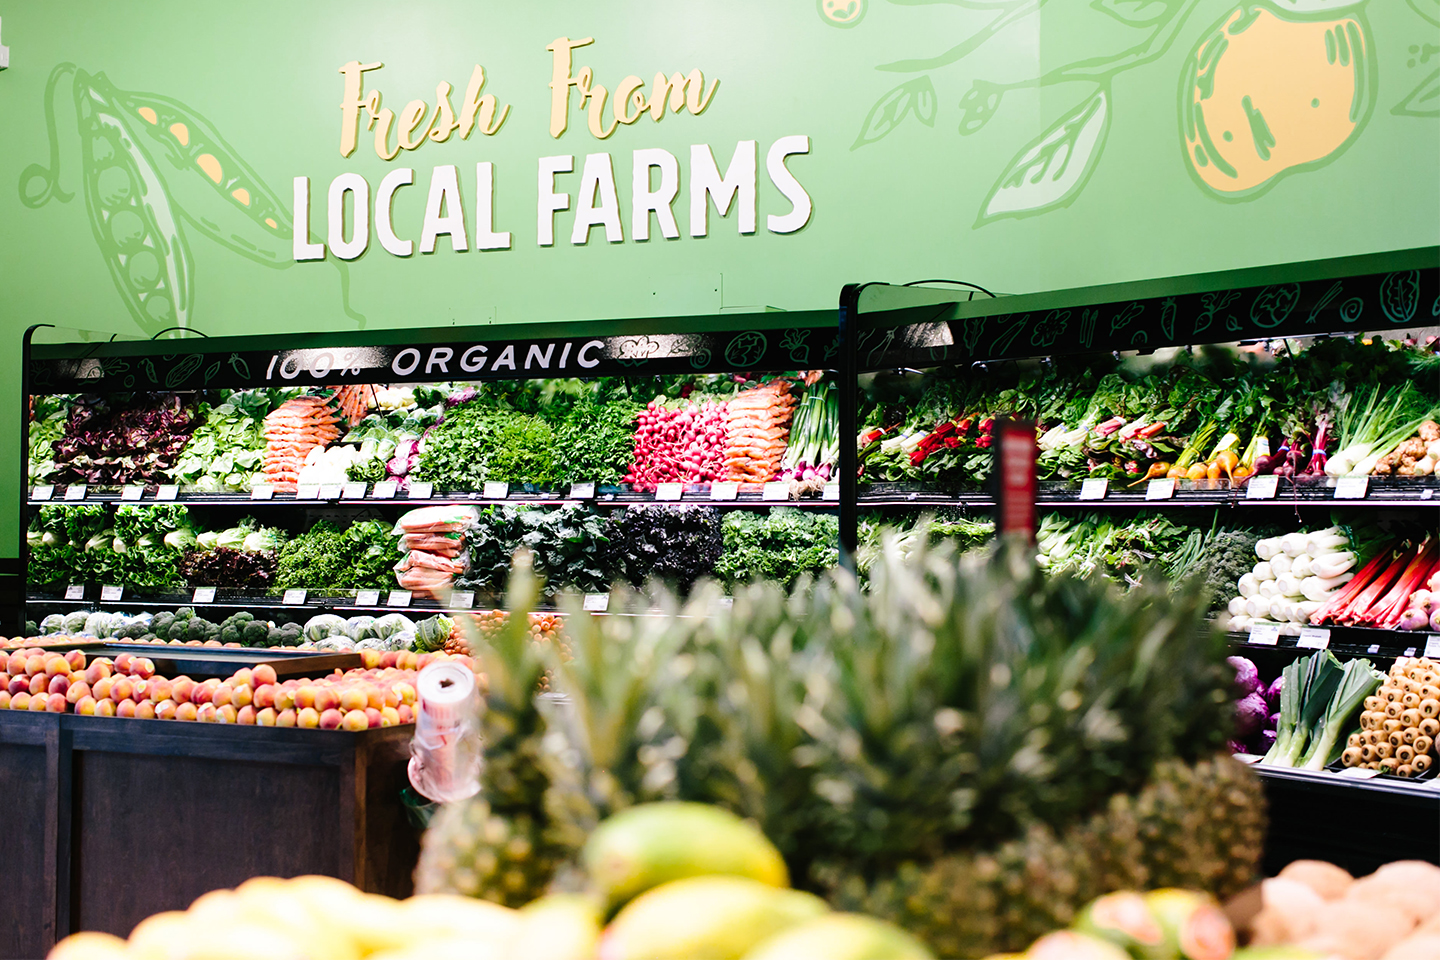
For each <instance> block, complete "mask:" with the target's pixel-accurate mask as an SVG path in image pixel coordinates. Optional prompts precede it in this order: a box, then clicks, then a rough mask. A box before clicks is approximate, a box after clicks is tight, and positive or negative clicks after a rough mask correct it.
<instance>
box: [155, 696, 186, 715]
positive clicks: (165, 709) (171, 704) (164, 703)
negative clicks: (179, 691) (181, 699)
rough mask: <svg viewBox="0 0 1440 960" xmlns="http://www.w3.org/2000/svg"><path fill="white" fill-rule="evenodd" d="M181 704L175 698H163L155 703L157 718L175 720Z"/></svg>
mask: <svg viewBox="0 0 1440 960" xmlns="http://www.w3.org/2000/svg"><path fill="white" fill-rule="evenodd" d="M179 706H180V705H179V704H178V703H176V702H175V701H174V700H161V701H160V702H159V703H157V704H155V718H156V719H157V720H174V719H175V711H176V710H177V709H178V708H179Z"/></svg>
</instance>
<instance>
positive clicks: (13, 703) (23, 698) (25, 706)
mask: <svg viewBox="0 0 1440 960" xmlns="http://www.w3.org/2000/svg"><path fill="white" fill-rule="evenodd" d="M10 709H11V710H29V709H30V691H29V690H21V691H20V692H19V693H17V694H15V695H14V696H13V697H11V698H10Z"/></svg>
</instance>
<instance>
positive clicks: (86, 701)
mask: <svg viewBox="0 0 1440 960" xmlns="http://www.w3.org/2000/svg"><path fill="white" fill-rule="evenodd" d="M75 712H76V713H78V714H80V715H81V716H82V717H93V716H95V698H94V697H92V696H88V695H87V696H83V697H81V698H80V699H79V700H76V701H75Z"/></svg>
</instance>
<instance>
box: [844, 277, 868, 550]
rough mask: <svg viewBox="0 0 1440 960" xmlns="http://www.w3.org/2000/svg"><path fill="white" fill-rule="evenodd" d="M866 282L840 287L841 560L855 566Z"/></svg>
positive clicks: (857, 529) (857, 528)
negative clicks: (859, 330) (860, 339)
mask: <svg viewBox="0 0 1440 960" xmlns="http://www.w3.org/2000/svg"><path fill="white" fill-rule="evenodd" d="M865 286H866V285H865V284H863V283H862V284H847V285H846V286H845V287H843V288H841V290H840V317H839V324H840V329H839V334H838V336H839V344H838V347H839V349H838V353H839V361H840V364H839V371H838V376H839V379H840V461H839V464H838V467H839V470H840V563H841V564H842V565H843V566H844V567H845V568H846V569H848V570H850V571H851V572H854V570H855V550H856V547H857V540H858V531H859V516H858V514H859V501H860V477H859V472H860V462H859V461H860V457H859V451H858V450H857V449H856V437H857V436H858V435H859V426H858V424H857V422H856V421H857V420H858V418H859V412H860V399H859V394H860V385H859V383H858V382H857V381H858V378H859V376H860V373H859V366H860V365H859V360H858V356H859V354H858V350H857V345H856V330H855V324H856V323H857V321H858V320H859V313H860V291H862V290H864V289H865Z"/></svg>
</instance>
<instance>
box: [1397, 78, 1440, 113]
mask: <svg viewBox="0 0 1440 960" xmlns="http://www.w3.org/2000/svg"><path fill="white" fill-rule="evenodd" d="M1390 112H1391V113H1393V114H1395V116H1397V117H1440V70H1436V71H1435V72H1434V73H1432V74H1430V76H1428V77H1426V78H1425V79H1424V80H1421V81H1420V85H1419V86H1417V87H1416V88H1415V89H1414V90H1411V91H1410V93H1409V94H1407V95H1406V97H1405V99H1404V100H1401V101H1400V102H1399V103H1397V104H1396V105H1395V106H1394V108H1393V109H1391V111H1390Z"/></svg>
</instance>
